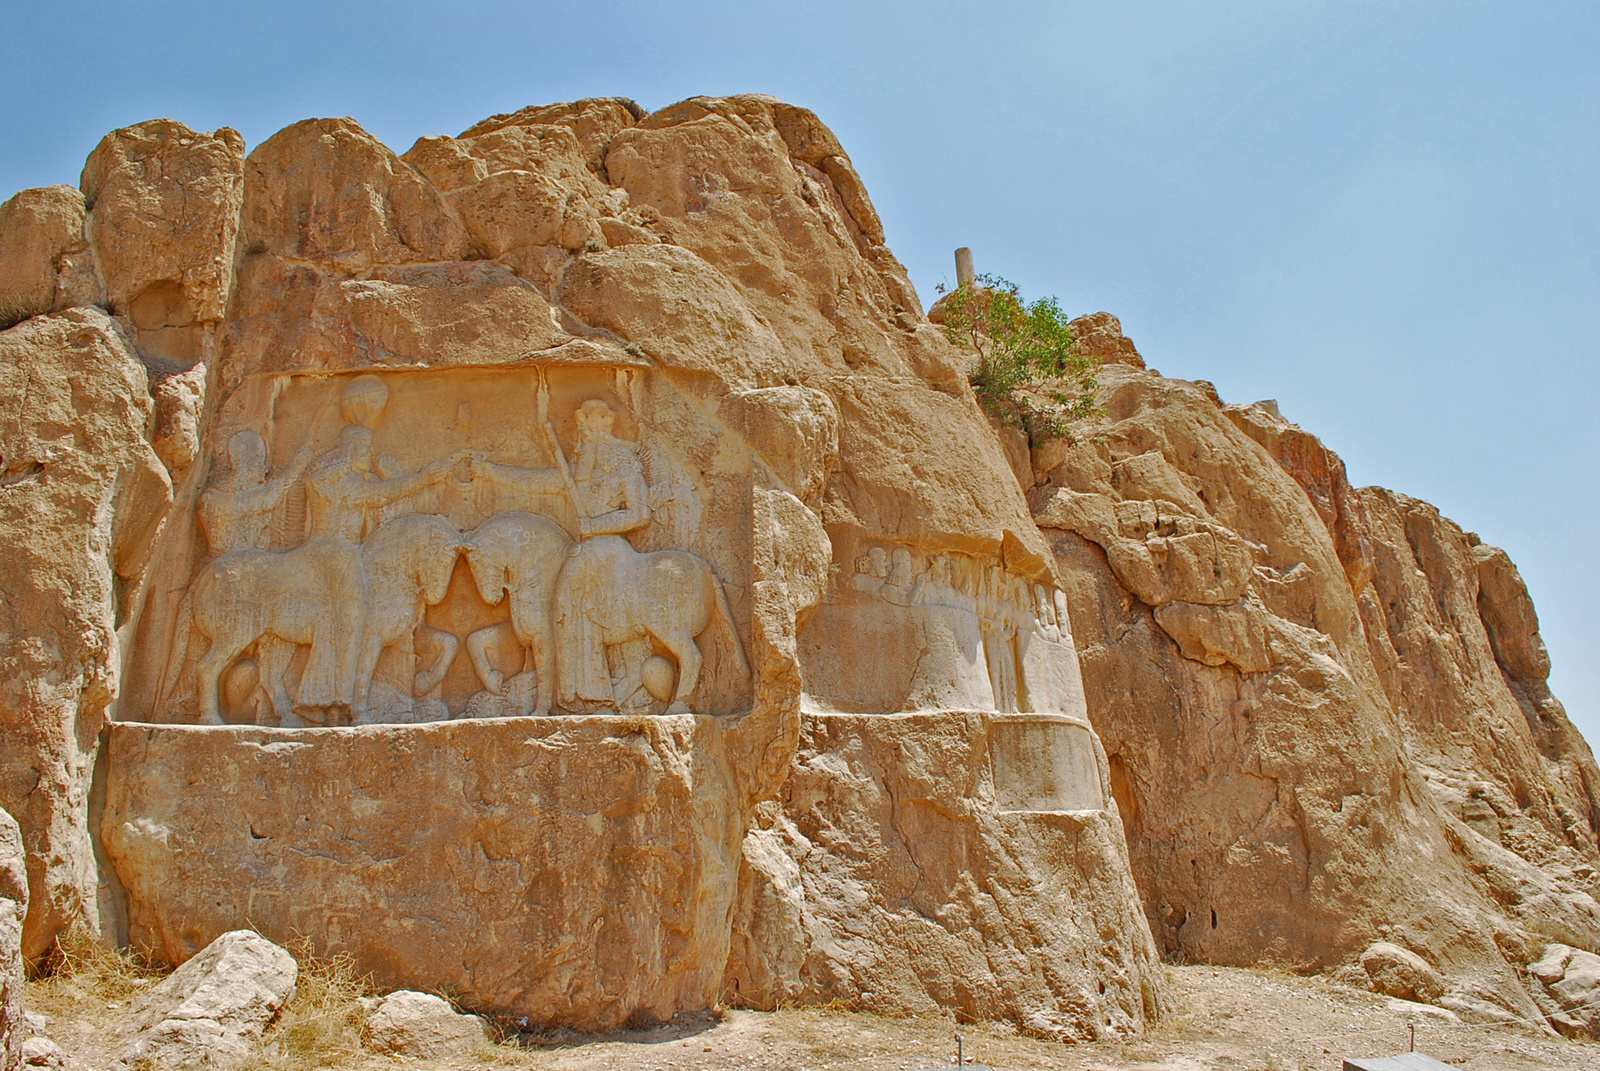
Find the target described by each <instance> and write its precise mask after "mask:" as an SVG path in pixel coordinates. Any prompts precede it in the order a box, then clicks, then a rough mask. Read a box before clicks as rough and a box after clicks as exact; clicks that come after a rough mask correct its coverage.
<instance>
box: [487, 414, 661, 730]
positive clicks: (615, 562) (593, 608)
mask: <svg viewBox="0 0 1600 1071" xmlns="http://www.w3.org/2000/svg"><path fill="white" fill-rule="evenodd" d="M576 420H577V431H578V442H577V449H576V450H575V452H574V457H573V459H572V466H571V468H570V470H569V471H568V472H567V473H565V474H563V473H562V471H561V468H560V467H559V465H564V464H565V460H564V459H558V467H557V468H552V469H524V468H518V467H515V466H511V465H500V464H496V463H494V462H478V463H477V471H480V472H483V473H485V474H487V475H488V477H489V478H490V479H492V480H494V481H495V482H496V483H499V484H502V485H505V486H507V487H510V488H513V489H515V490H517V491H519V492H521V493H523V494H532V495H548V494H559V493H561V492H563V491H565V492H566V493H567V494H569V495H570V496H571V497H572V504H573V507H574V509H575V510H576V512H577V514H578V535H579V540H578V541H577V542H575V543H574V544H573V545H572V550H571V551H570V554H571V557H569V558H568V559H567V562H566V564H565V565H564V566H563V567H562V570H561V575H560V578H559V579H558V580H557V582H556V589H555V607H554V609H555V622H554V624H555V630H554V631H555V647H556V667H557V675H558V687H559V697H558V705H559V706H561V707H562V708H564V709H567V710H571V711H577V712H593V711H597V710H605V709H617V708H618V706H619V703H618V698H619V697H618V696H617V695H616V693H615V689H614V688H613V685H612V679H611V669H610V664H609V661H608V658H607V654H606V651H607V647H609V646H616V645H618V644H622V643H625V642H628V641H629V640H631V639H633V638H635V637H636V635H638V634H640V633H641V630H642V618H641V616H640V612H639V611H640V607H639V605H638V600H639V595H638V593H637V592H634V591H630V590H628V589H627V587H626V586H625V585H623V584H620V583H619V582H618V580H619V577H620V575H621V574H622V572H623V571H624V569H625V567H626V565H627V564H628V563H629V562H630V560H631V559H633V558H636V557H638V555H639V552H638V551H636V550H634V549H633V547H632V546H631V545H630V544H629V543H628V541H627V540H625V539H624V538H623V536H624V535H625V534H626V533H628V532H635V531H638V530H639V529H641V528H644V527H645V526H647V525H648V524H649V523H650V503H649V498H650V491H649V487H648V486H647V485H646V483H645V479H644V465H643V464H642V463H641V462H640V460H639V454H638V447H637V446H636V445H635V444H633V443H631V442H628V441H626V440H624V439H619V438H617V437H616V435H615V434H614V433H613V429H614V427H615V425H616V413H615V412H613V411H612V409H611V407H610V406H609V405H607V404H606V403H605V402H603V401H600V400H599V399H597V398H591V399H590V400H588V401H586V402H584V403H583V404H582V405H580V406H579V407H578V412H577V416H576ZM550 445H551V449H552V450H560V444H559V443H556V442H554V441H552V442H551V444H550ZM569 480H570V483H569V482H568V481H569ZM645 653H648V652H645ZM624 675H625V676H628V674H626V673H625V674H624ZM621 698H622V699H627V698H628V697H627V696H623V697H621Z"/></svg>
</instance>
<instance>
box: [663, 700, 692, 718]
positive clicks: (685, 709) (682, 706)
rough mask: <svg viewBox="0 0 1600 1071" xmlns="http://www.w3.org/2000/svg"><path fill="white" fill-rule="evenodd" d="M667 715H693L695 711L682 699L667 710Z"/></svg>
mask: <svg viewBox="0 0 1600 1071" xmlns="http://www.w3.org/2000/svg"><path fill="white" fill-rule="evenodd" d="M667 713H668V714H693V713H694V711H692V710H690V709H689V704H688V703H685V702H684V701H683V700H682V699H680V700H678V701H677V702H676V703H674V704H672V705H671V706H670V707H668V708H667Z"/></svg>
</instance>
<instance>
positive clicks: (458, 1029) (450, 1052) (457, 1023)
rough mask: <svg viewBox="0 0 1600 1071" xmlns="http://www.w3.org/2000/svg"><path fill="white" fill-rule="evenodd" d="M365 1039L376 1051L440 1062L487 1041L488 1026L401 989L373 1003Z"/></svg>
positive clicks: (443, 1002) (441, 1001) (438, 999)
mask: <svg viewBox="0 0 1600 1071" xmlns="http://www.w3.org/2000/svg"><path fill="white" fill-rule="evenodd" d="M374 1003H375V1007H374V1008H373V1011H372V1014H371V1015H370V1016H368V1017H367V1040H368V1042H369V1043H370V1044H371V1045H372V1047H373V1048H374V1049H376V1050H377V1051H378V1052H382V1053H388V1054H389V1055H392V1056H412V1057H415V1058H417V1059H419V1060H441V1059H448V1058H449V1057H452V1056H468V1055H471V1053H472V1050H473V1049H474V1048H476V1047H478V1046H481V1045H483V1044H484V1043H485V1042H487V1041H489V1040H490V1037H489V1029H488V1025H487V1024H486V1023H485V1022H484V1021H483V1020H482V1019H481V1018H479V1017H478V1016H476V1015H463V1014H461V1013H460V1012H458V1011H456V1010H455V1009H454V1008H452V1007H451V1006H450V1002H449V1001H447V1000H445V999H444V998H443V997H436V996H434V995H433V994H432V993H418V992H416V991H415V990H410V989H401V990H397V991H395V992H393V993H390V994H389V995H388V996H386V997H383V998H381V999H379V1000H377V1001H375V1002H374Z"/></svg>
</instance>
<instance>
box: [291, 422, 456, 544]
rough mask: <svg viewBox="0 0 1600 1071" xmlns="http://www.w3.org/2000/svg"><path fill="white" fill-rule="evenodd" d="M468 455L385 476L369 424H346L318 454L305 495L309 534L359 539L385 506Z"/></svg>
mask: <svg viewBox="0 0 1600 1071" xmlns="http://www.w3.org/2000/svg"><path fill="white" fill-rule="evenodd" d="M468 456H469V455H468V454H466V453H464V452H458V453H456V454H453V455H451V456H450V457H448V458H442V459H440V460H438V461H435V462H432V463H431V464H429V465H428V466H427V467H426V468H424V469H423V470H422V471H421V472H418V473H416V474H414V475H411V476H394V477H391V478H388V479H385V478H383V477H382V476H380V475H379V474H378V472H377V471H376V466H375V462H374V457H373V453H372V431H371V429H369V428H365V427H362V426H361V425H360V424H348V425H346V426H345V429H344V430H343V431H342V432H340V433H339V445H338V446H337V447H335V448H334V449H332V450H330V451H328V452H327V453H326V454H323V455H322V456H321V457H320V458H318V459H317V465H316V468H315V469H313V470H312V473H311V478H310V481H309V485H308V490H309V494H308V496H307V505H308V507H309V513H310V520H311V534H312V535H331V536H335V537H336V538H339V539H346V540H349V541H350V542H352V543H359V542H361V540H362V539H364V538H365V537H366V535H367V533H368V532H369V531H371V529H373V528H375V527H377V524H378V523H379V521H380V520H381V518H380V517H379V516H378V513H379V511H380V510H382V509H383V507H385V506H389V505H392V504H394V503H396V502H398V501H400V500H401V499H403V498H407V497H409V496H411V495H414V494H416V493H417V492H419V491H423V490H426V489H427V488H429V487H432V486H434V485H435V484H437V483H440V482H442V481H443V480H445V479H446V478H448V477H449V475H450V468H451V466H453V465H457V464H461V463H463V462H464V461H465V459H466V458H467V457H468Z"/></svg>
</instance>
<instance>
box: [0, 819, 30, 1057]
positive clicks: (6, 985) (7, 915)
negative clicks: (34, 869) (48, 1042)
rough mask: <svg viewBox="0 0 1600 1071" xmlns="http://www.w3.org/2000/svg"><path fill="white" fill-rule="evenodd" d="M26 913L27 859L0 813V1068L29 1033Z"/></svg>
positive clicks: (18, 1052)
mask: <svg viewBox="0 0 1600 1071" xmlns="http://www.w3.org/2000/svg"><path fill="white" fill-rule="evenodd" d="M27 912H28V870H27V856H26V853H25V852H24V851H23V847H22V831H21V830H20V829H18V828H17V821H16V819H14V818H12V817H11V816H10V815H9V814H7V813H6V812H5V811H0V1068H4V1069H5V1071H10V1069H11V1068H12V1067H13V1066H15V1065H16V1064H17V1062H18V1061H19V1060H20V1059H21V1058H22V1048H23V1046H24V1045H25V1044H26V1043H27V1040H28V1038H29V1037H30V1036H31V1035H32V1034H33V1032H34V1031H33V1026H32V1024H31V1023H30V1022H29V1019H30V1018H31V1016H29V1015H28V1014H27V1010H26V1007H25V1005H24V1002H23V997H24V995H25V988H24V986H25V982H26V980H27V971H26V969H25V968H26V963H25V962H24V960H23V958H22V920H23V917H24V916H25V915H26V914H27Z"/></svg>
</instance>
